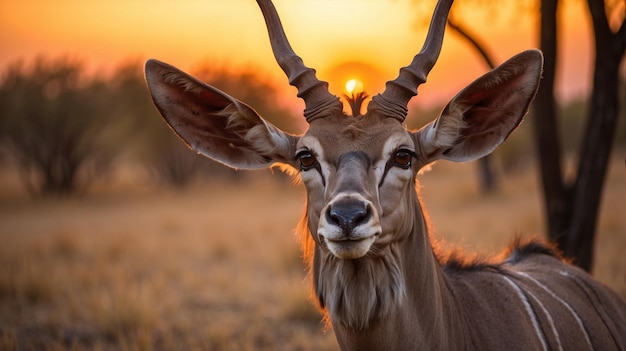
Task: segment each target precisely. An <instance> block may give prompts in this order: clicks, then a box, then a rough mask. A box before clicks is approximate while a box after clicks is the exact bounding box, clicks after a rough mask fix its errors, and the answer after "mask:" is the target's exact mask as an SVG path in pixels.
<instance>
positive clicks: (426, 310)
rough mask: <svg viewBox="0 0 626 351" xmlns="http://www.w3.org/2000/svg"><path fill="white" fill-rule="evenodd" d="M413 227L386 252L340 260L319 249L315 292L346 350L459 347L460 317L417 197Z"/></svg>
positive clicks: (460, 335) (317, 250) (462, 340)
mask: <svg viewBox="0 0 626 351" xmlns="http://www.w3.org/2000/svg"><path fill="white" fill-rule="evenodd" d="M413 200H414V201H415V206H413V207H412V208H414V209H415V215H414V217H413V218H414V223H413V225H412V226H409V227H410V228H411V229H410V232H409V233H407V235H400V237H403V240H402V241H398V242H395V243H392V244H390V245H389V246H388V247H387V248H385V249H384V250H386V251H385V252H380V253H376V254H373V255H368V256H366V257H364V258H361V259H358V260H338V259H335V258H334V257H330V256H331V255H324V253H323V252H321V250H319V249H316V253H315V256H316V257H315V258H314V259H315V260H317V261H318V262H314V272H313V274H314V285H315V286H314V288H315V290H316V292H317V294H318V297H319V298H320V302H321V304H322V306H324V307H325V308H326V309H327V311H328V313H329V316H330V321H331V323H332V325H333V329H334V331H335V334H336V336H337V340H338V342H339V344H340V345H341V347H342V349H343V350H353V349H356V350H377V349H378V350H383V349H384V350H393V349H407V345H415V347H424V346H428V347H425V348H426V349H433V350H434V349H455V348H456V347H455V346H456V345H451V344H450V343H459V345H463V342H464V339H465V337H464V336H465V335H467V333H466V332H465V330H464V328H462V327H461V325H462V323H461V317H460V316H461V314H460V313H459V311H458V309H457V307H456V301H455V299H454V296H453V294H452V292H451V289H450V287H449V284H448V282H447V278H446V277H445V275H444V274H443V271H442V269H441V267H440V266H439V263H438V261H437V259H436V257H435V254H434V252H433V249H432V246H431V243H430V240H429V236H428V231H427V225H426V221H425V219H424V215H423V213H422V210H421V206H420V203H419V200H418V198H417V195H415V198H414V199H413Z"/></svg>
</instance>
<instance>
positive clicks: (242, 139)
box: [145, 60, 298, 169]
mask: <svg viewBox="0 0 626 351" xmlns="http://www.w3.org/2000/svg"><path fill="white" fill-rule="evenodd" d="M145 69H146V81H147V83H148V88H149V90H150V94H151V95H152V100H153V101H154V104H155V105H156V106H157V108H158V109H159V111H160V112H161V115H162V116H163V118H164V119H165V121H166V122H167V123H168V124H169V126H170V127H171V128H172V130H173V131H174V132H175V133H176V134H178V136H179V137H180V138H181V139H183V140H184V142H185V143H186V144H187V146H189V147H190V148H191V149H193V150H195V151H197V152H198V153H200V154H202V155H204V156H207V157H209V158H212V159H214V160H216V161H219V162H221V163H223V164H225V165H227V166H230V167H233V168H244V169H255V168H264V167H269V166H271V165H272V164H274V163H276V162H279V163H287V164H291V165H292V166H293V165H294V164H293V162H294V161H293V159H294V157H293V155H294V153H295V145H296V143H297V141H298V137H296V136H294V135H291V134H288V133H285V132H283V131H281V130H280V129H278V128H277V127H275V126H273V125H271V124H270V123H269V122H267V121H265V120H264V119H262V118H261V117H259V115H258V114H257V113H256V112H255V111H254V110H253V109H252V108H250V107H249V106H247V105H246V104H244V103H243V102H241V101H239V100H237V99H235V98H233V97H231V96H229V95H228V94H226V93H224V92H222V91H220V90H218V89H216V88H214V87H211V86H209V85H207V84H204V83H202V82H200V81H199V80H197V79H195V78H193V77H191V76H190V75H188V74H186V73H184V72H182V71H180V70H178V69H177V68H175V67H173V66H170V65H168V64H166V63H163V62H159V61H156V60H149V61H148V62H146V68H145Z"/></svg>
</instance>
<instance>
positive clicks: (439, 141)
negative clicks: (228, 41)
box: [146, 0, 542, 262]
mask: <svg viewBox="0 0 626 351" xmlns="http://www.w3.org/2000/svg"><path fill="white" fill-rule="evenodd" d="M257 2H258V4H259V6H260V8H261V10H262V12H263V16H264V17H265V21H266V25H267V28H268V31H269V36H270V41H271V45H272V49H273V52H274V55H275V57H276V60H277V61H278V63H279V65H280V66H281V67H282V69H283V70H284V71H285V73H286V75H287V76H288V78H289V83H290V84H291V85H294V86H295V87H296V88H297V89H298V97H300V98H302V99H303V100H304V101H305V104H306V108H305V110H304V117H305V118H306V120H307V122H308V123H309V127H308V130H307V131H306V132H305V133H304V134H303V135H301V136H295V135H291V134H288V133H285V132H283V131H281V130H279V129H278V128H276V127H275V126H273V125H272V124H270V123H269V122H267V121H266V120H264V119H262V118H261V117H260V116H259V115H258V114H257V113H256V112H255V111H254V110H253V109H252V108H250V107H249V106H247V105H246V104H244V103H243V102H241V101H238V100H236V99H235V98H233V97H231V96H230V95H228V94H226V93H224V92H222V91H220V90H218V89H216V88H214V87H211V86H210V85H206V84H204V83H202V82H200V81H198V80H196V79H195V78H193V77H191V76H189V75H187V74H185V73H183V72H181V71H180V70H178V69H176V68H174V67H172V66H170V65H167V64H164V63H161V62H158V61H155V60H150V61H148V62H147V63H146V79H147V82H148V86H149V89H150V92H151V94H152V98H153V100H154V102H155V104H156V106H157V107H158V109H159V111H160V112H161V114H162V115H163V117H164V118H165V120H166V121H167V123H168V124H169V125H170V126H171V128H172V129H173V130H174V132H175V133H176V134H178V135H179V136H180V137H181V138H182V139H183V140H184V141H185V143H187V145H188V146H189V147H190V148H192V149H193V150H195V151H197V152H199V153H201V154H203V155H205V156H207V157H209V158H212V159H214V160H217V161H219V162H221V163H223V164H225V165H227V166H230V167H234V168H243V169H255V168H264V167H270V166H272V165H274V164H283V165H288V166H289V167H290V168H293V169H295V170H297V171H298V172H300V174H301V178H302V181H303V183H304V184H305V186H306V189H307V212H306V224H307V226H308V229H309V231H310V235H311V238H312V240H313V241H314V242H315V255H316V256H317V255H319V257H316V258H315V260H317V261H320V262H321V261H325V260H329V259H330V260H358V259H363V258H366V257H369V256H372V257H375V256H377V255H386V254H387V251H388V250H387V248H388V247H389V246H390V245H392V244H393V243H399V242H402V241H403V240H404V239H405V238H406V236H407V235H409V234H410V233H411V230H412V227H413V226H414V223H413V222H414V221H415V219H414V218H413V217H415V216H414V214H413V209H412V206H413V207H414V206H415V204H414V202H416V199H417V197H416V195H415V191H414V190H413V188H414V183H415V176H416V173H417V172H418V170H419V169H420V168H421V167H423V166H425V165H426V164H429V163H431V162H433V161H435V160H438V159H447V160H452V161H469V160H473V159H476V158H479V157H481V156H484V155H486V154H488V153H490V152H491V151H492V150H493V149H494V148H495V147H496V146H497V145H499V144H500V143H501V142H502V141H504V139H505V138H506V137H507V136H508V135H509V134H510V133H511V131H513V129H515V128H516V127H517V126H518V124H519V123H520V122H521V120H522V117H523V116H524V115H525V113H526V111H527V109H528V105H529V103H530V101H531V99H532V98H533V96H534V94H535V92H536V90H537V86H538V82H539V79H540V75H541V70H542V55H541V53H540V52H539V51H536V50H532V51H526V52H523V53H521V54H518V55H517V56H515V57H513V58H511V59H510V60H508V61H507V62H505V63H504V64H502V65H501V66H500V67H498V68H496V69H495V70H493V71H491V72H489V73H487V74H485V75H484V76H482V77H480V78H479V79H477V80H476V81H474V82H473V83H471V84H470V85H469V86H468V87H466V88H465V89H463V90H462V91H461V92H459V93H458V94H457V95H456V96H455V97H454V98H453V99H452V100H451V101H450V103H448V105H447V106H446V107H445V108H444V109H443V111H442V113H441V115H440V116H439V117H438V118H437V119H435V120H434V121H432V122H430V123H429V124H427V125H426V126H424V127H423V128H421V129H420V130H418V131H408V130H407V129H406V128H405V127H404V125H403V122H404V119H405V117H406V115H407V104H408V102H409V100H410V99H411V98H412V97H413V96H415V95H416V94H417V87H418V86H419V85H420V84H422V83H424V82H425V81H426V77H427V75H428V73H429V71H430V70H431V68H432V67H433V65H434V64H435V62H436V60H437V57H438V56H439V52H440V50H441V45H442V41H443V34H444V29H445V26H446V19H447V14H448V12H449V9H450V6H451V4H452V0H442V1H439V3H438V4H437V7H436V9H435V13H434V15H433V18H432V22H431V25H430V29H429V32H428V35H427V38H426V42H425V44H424V46H423V48H422V50H421V52H420V53H419V54H418V55H417V56H415V58H414V60H413V62H412V63H411V64H410V65H409V66H407V67H404V68H402V69H401V70H400V74H399V76H398V77H397V78H396V79H395V80H393V81H390V82H388V83H387V85H386V89H385V91H384V92H383V93H381V94H379V95H376V96H374V97H373V99H372V101H371V102H370V104H369V106H368V108H367V113H365V114H364V115H361V116H357V117H349V116H347V115H345V114H344V113H343V112H342V110H343V107H342V104H341V102H340V100H339V98H337V97H336V96H334V95H332V94H331V93H330V92H329V91H328V84H327V83H326V82H323V81H321V80H319V79H318V78H317V77H316V74H315V70H313V69H311V68H308V67H306V66H305V65H304V64H303V62H302V60H301V59H300V57H298V56H297V55H296V54H295V53H294V51H293V49H292V48H291V46H290V44H289V43H288V41H287V38H286V36H285V33H284V31H283V28H282V25H281V23H280V20H279V18H278V15H277V13H276V10H275V8H274V6H273V4H272V3H271V1H270V0H257Z"/></svg>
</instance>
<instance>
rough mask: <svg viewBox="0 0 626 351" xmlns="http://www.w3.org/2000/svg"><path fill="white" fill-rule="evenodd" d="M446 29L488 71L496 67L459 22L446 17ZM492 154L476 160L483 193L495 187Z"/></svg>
mask: <svg viewBox="0 0 626 351" xmlns="http://www.w3.org/2000/svg"><path fill="white" fill-rule="evenodd" d="M448 28H450V29H451V30H452V31H453V32H454V33H456V34H457V35H459V36H460V37H461V38H463V39H464V40H465V41H466V42H468V43H469V45H470V46H471V47H472V48H474V50H476V52H478V54H479V55H480V57H481V58H482V59H483V61H484V62H485V64H486V65H487V67H489V69H494V68H495V67H496V65H495V63H494V59H493V57H492V55H491V54H489V53H488V49H487V47H486V45H485V44H484V43H482V42H481V41H480V39H478V37H477V36H476V35H474V34H472V33H471V32H470V30H469V29H467V28H465V27H464V26H463V25H462V24H461V23H460V22H458V21H457V20H456V19H455V18H454V17H453V16H449V17H448ZM492 157H493V156H492V154H489V155H487V156H484V157H481V158H480V159H479V160H478V167H479V168H478V169H479V172H480V180H481V187H482V191H483V192H487V193H488V192H491V191H493V190H494V189H495V187H496V177H495V173H494V171H493V167H492V165H491V158H492Z"/></svg>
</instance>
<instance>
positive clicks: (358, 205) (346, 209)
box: [326, 198, 372, 237]
mask: <svg viewBox="0 0 626 351" xmlns="http://www.w3.org/2000/svg"><path fill="white" fill-rule="evenodd" d="M371 215H372V214H371V211H370V209H369V207H368V206H367V204H365V203H363V202H362V201H358V200H355V199H350V198H343V199H339V200H338V201H336V202H334V203H333V204H332V205H331V206H329V207H328V211H327V212H326V219H327V220H328V222H329V223H333V224H335V225H336V226H338V227H340V228H341V229H342V230H343V233H344V235H345V236H346V237H349V236H350V233H352V230H353V229H354V228H356V227H357V226H359V225H360V224H363V223H365V222H367V221H368V220H369V218H370V216H371Z"/></svg>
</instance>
